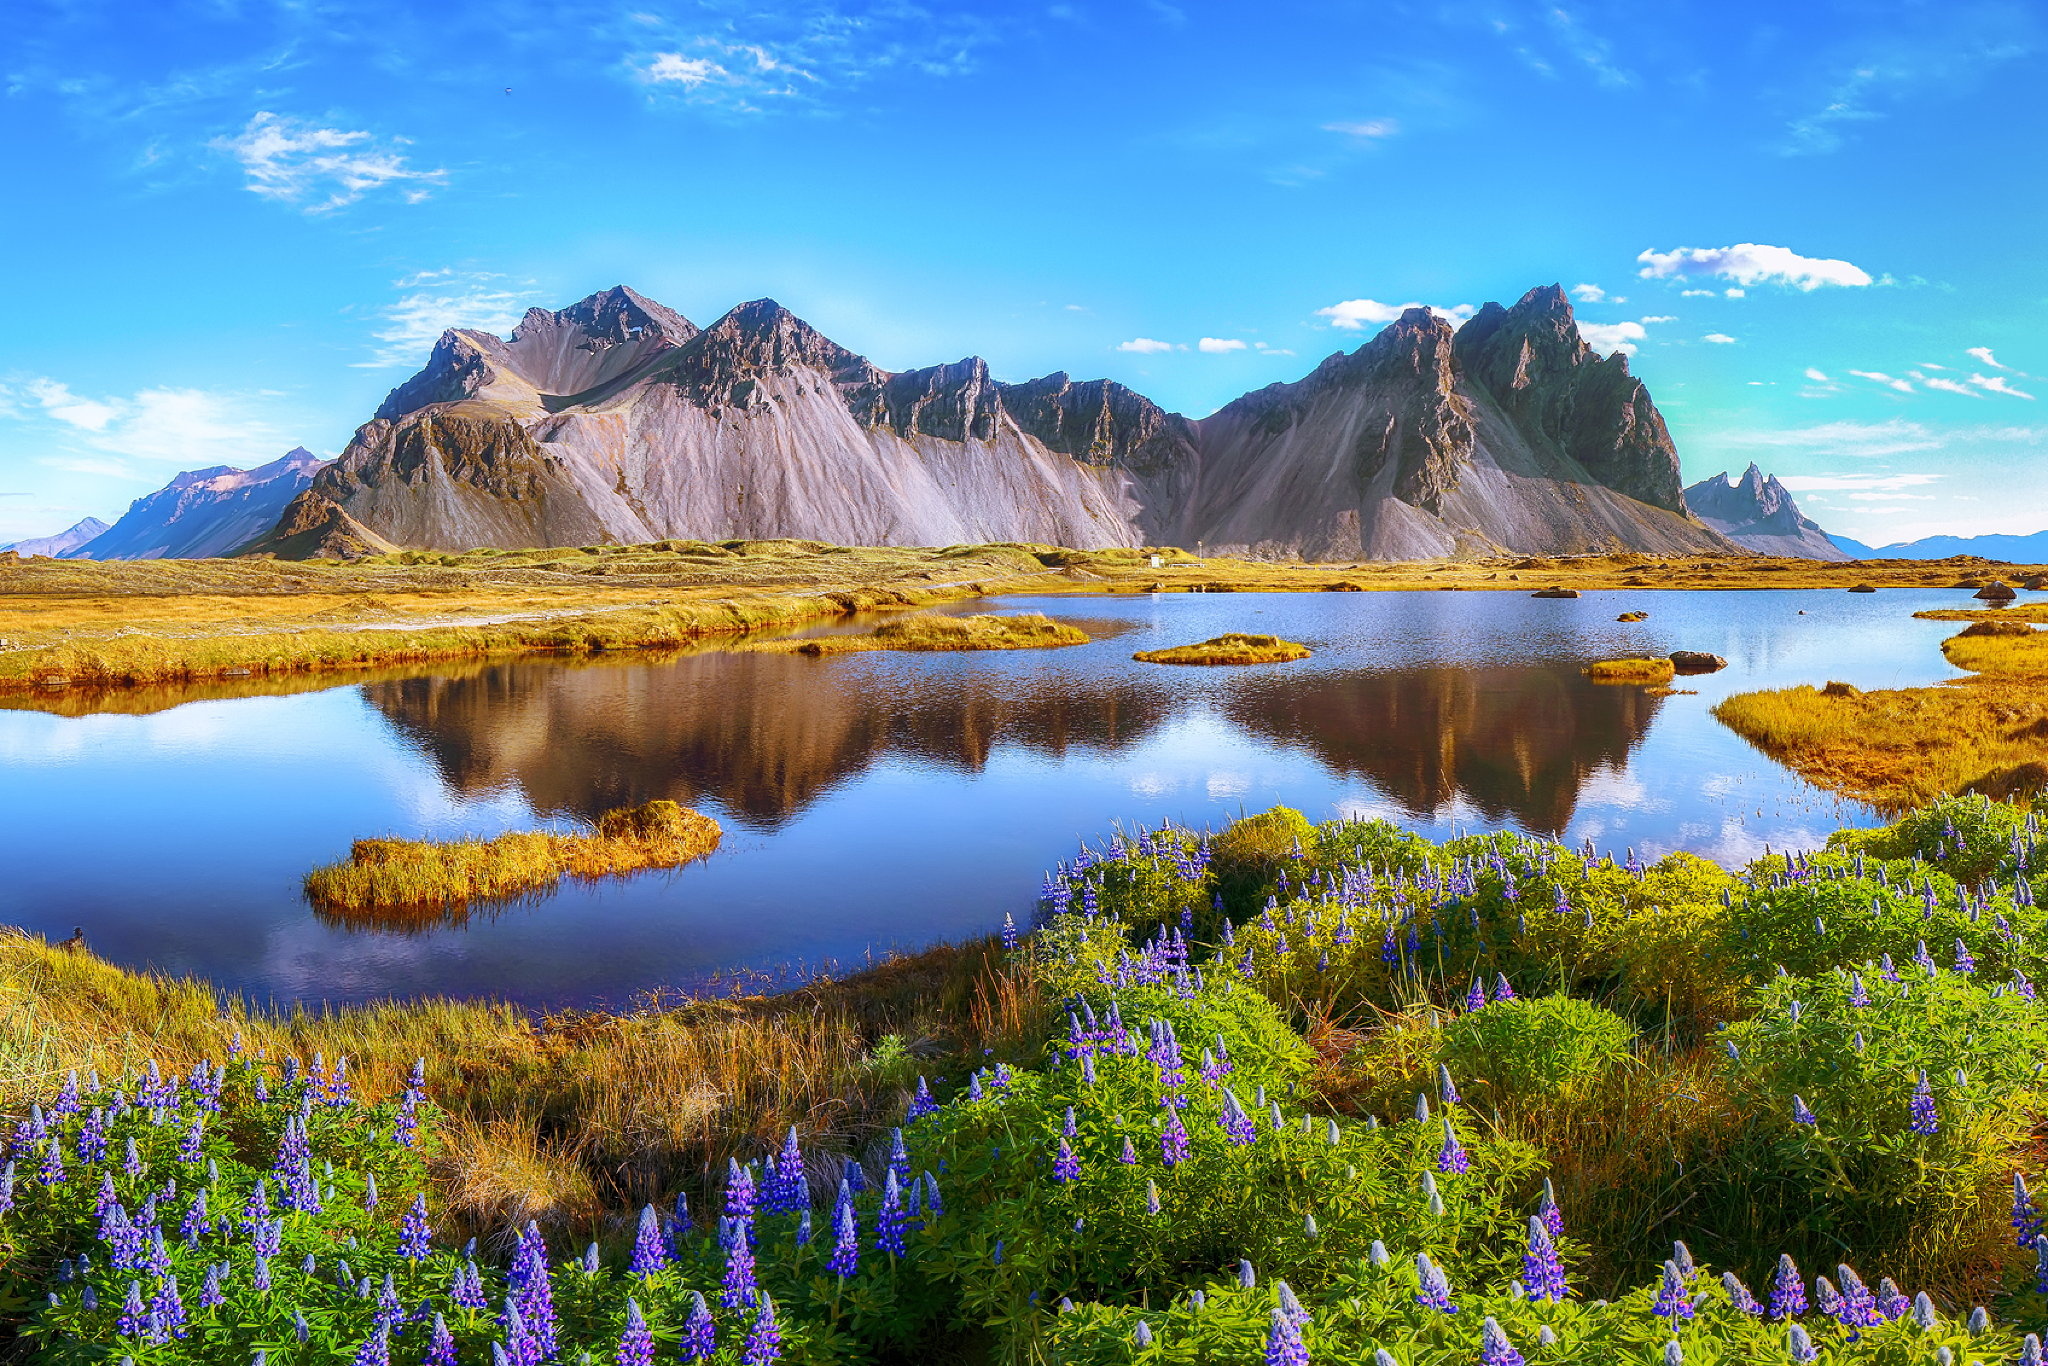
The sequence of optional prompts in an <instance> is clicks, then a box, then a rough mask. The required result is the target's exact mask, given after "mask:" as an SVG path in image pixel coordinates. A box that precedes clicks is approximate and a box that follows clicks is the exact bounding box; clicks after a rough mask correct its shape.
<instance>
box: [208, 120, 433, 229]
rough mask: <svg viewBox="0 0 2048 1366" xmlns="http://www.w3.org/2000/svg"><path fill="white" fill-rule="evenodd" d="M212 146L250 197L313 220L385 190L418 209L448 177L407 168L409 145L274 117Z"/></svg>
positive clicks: (220, 139) (343, 129)
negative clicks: (243, 178) (229, 161)
mask: <svg viewBox="0 0 2048 1366" xmlns="http://www.w3.org/2000/svg"><path fill="white" fill-rule="evenodd" d="M213 145H214V146H215V147H216V148H218V149H220V150H221V151H224V152H226V153H228V154H229V155H231V156H233V157H234V158H235V160H236V161H238V162H240V163H241V165H242V169H243V171H244V172H245V173H246V175H247V176H248V183H247V186H246V188H247V189H248V190H249V191H250V192H251V193H253V194H259V195H262V196H263V197H264V198H265V199H274V200H277V201H278V202H280V203H285V204H291V205H294V206H296V207H298V208H301V209H303V210H304V211H306V212H307V213H330V212H332V211H333V210H335V209H339V208H342V207H344V206H346V205H349V204H353V203H355V202H356V201H357V200H359V199H361V198H363V197H364V196H365V195H368V194H372V193H375V192H376V191H378V190H383V189H392V190H396V191H397V192H398V194H399V195H400V196H401V197H402V198H403V199H404V200H405V201H406V202H407V203H409V204H416V203H418V202H419V201H421V200H422V199H425V198H426V197H427V196H428V194H430V193H431V192H432V191H433V189H434V188H435V187H437V186H439V185H442V184H444V183H446V181H447V178H448V173H447V172H446V171H442V170H419V169H416V168H414V167H412V166H410V165H408V164H407V158H406V155H405V153H403V152H401V151H399V150H398V149H399V148H400V147H403V146H405V145H406V140H405V139H403V138H391V139H384V140H381V141H380V140H379V139H378V138H377V137H375V136H374V135H373V134H371V133H368V132H364V131H362V130H360V129H355V130H351V129H346V128H323V127H321V126H319V125H318V124H315V123H311V122H307V121H305V120H301V119H294V118H289V117H287V116H285V115H281V114H273V113H270V112H269V111H268V110H264V111H260V112H258V113H257V114H256V116H255V117H254V118H252V119H250V120H249V122H248V125H247V126H246V127H244V128H243V129H242V131H241V132H240V133H237V134H236V135H235V136H233V137H228V138H218V139H216V140H215V141H214V144H213Z"/></svg>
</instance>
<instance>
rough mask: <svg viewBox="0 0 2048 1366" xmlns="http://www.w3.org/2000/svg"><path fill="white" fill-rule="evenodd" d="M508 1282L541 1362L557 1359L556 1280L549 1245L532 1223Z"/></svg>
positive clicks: (522, 1235) (523, 1236)
mask: <svg viewBox="0 0 2048 1366" xmlns="http://www.w3.org/2000/svg"><path fill="white" fill-rule="evenodd" d="M505 1281H506V1284H507V1285H508V1286H509V1287H510V1288H511V1298H513V1299H515V1300H516V1301H517V1302H518V1307H519V1309H520V1311H521V1312H522V1313H523V1314H524V1315H525V1318H526V1326H527V1332H528V1333H529V1334H530V1335H531V1337H532V1339H533V1342H534V1345H535V1346H536V1348H538V1350H539V1352H540V1356H541V1359H542V1360H546V1359H547V1358H550V1357H552V1356H554V1354H555V1337H556V1330H557V1327H558V1324H557V1319H556V1316H555V1286H554V1279H553V1277H552V1275H551V1273H550V1272H549V1269H548V1248H547V1243H546V1242H545V1241H543V1240H542V1238H541V1236H540V1225H539V1224H537V1223H534V1222H533V1221H532V1220H528V1221H527V1224H526V1228H525V1229H524V1230H522V1231H521V1233H520V1235H519V1247H518V1249H517V1251H515V1252H514V1253H513V1255H512V1265H511V1267H510V1269H509V1270H507V1272H506V1275H505Z"/></svg>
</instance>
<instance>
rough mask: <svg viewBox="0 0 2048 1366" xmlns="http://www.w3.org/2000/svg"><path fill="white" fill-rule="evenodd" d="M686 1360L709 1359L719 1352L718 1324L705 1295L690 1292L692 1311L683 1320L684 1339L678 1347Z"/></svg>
mask: <svg viewBox="0 0 2048 1366" xmlns="http://www.w3.org/2000/svg"><path fill="white" fill-rule="evenodd" d="M677 1350H678V1351H679V1353H680V1354H681V1357H682V1359H683V1360H684V1361H709V1360H710V1359H711V1358H712V1357H713V1356H715V1355H716V1354H717V1352H718V1324H717V1322H716V1321H715V1320H714V1319H713V1318H712V1317H711V1306H709V1305H707V1304H706V1303H704V1297H703V1296H702V1295H700V1294H698V1293H697V1292H696V1291H694V1290H692V1291H691V1292H690V1313H689V1316H688V1317H687V1318H685V1319H684V1320H683V1340H682V1343H681V1345H680V1346H679V1347H678V1349H677Z"/></svg>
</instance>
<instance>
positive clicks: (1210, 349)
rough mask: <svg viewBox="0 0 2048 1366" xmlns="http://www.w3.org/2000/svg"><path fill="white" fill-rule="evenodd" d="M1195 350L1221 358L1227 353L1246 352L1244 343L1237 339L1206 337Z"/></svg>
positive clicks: (1197, 344)
mask: <svg viewBox="0 0 2048 1366" xmlns="http://www.w3.org/2000/svg"><path fill="white" fill-rule="evenodd" d="M1195 349H1196V350H1197V351H1204V352H1207V353H1208V354H1209V355H1212V356H1220V355H1223V354H1224V353H1225V352H1229V351H1242V350H1244V343H1243V342H1241V341H1239V340H1238V339H1237V338H1235V337H1204V338H1202V339H1201V340H1200V341H1198V342H1196V343H1195Z"/></svg>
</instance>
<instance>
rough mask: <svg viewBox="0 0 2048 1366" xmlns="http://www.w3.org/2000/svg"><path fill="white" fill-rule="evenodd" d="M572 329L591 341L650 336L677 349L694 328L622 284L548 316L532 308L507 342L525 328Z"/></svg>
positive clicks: (519, 337) (520, 336) (515, 339)
mask: <svg viewBox="0 0 2048 1366" xmlns="http://www.w3.org/2000/svg"><path fill="white" fill-rule="evenodd" d="M548 326H553V327H565V326H566V327H574V328H576V329H577V330H579V331H580V332H582V333H583V334H584V336H586V337H587V338H589V339H591V340H594V341H606V342H611V343H613V344H614V345H617V344H621V343H624V342H630V341H638V340H642V339H645V338H647V337H648V336H649V334H652V335H653V336H654V337H658V338H661V339H664V340H666V341H667V342H668V343H669V344H670V345H671V346H679V345H681V344H682V343H684V342H686V341H688V340H689V339H690V338H692V337H694V336H696V335H697V325H696V324H695V323H693V322H691V321H690V320H689V319H688V318H685V317H684V316H683V315H682V314H680V313H678V312H676V311H675V310H674V309H672V308H669V307H667V306H666V305H664V304H658V303H656V302H655V301H654V300H652V299H650V298H647V297H646V296H645V295H642V294H638V293H635V292H634V291H633V290H631V289H628V288H627V287H626V286H624V285H613V286H612V287H611V288H610V289H604V290H599V291H598V292H597V293H595V294H593V295H591V296H590V297H589V298H587V299H579V300H577V301H576V302H575V303H573V304H570V305H569V306H568V307H567V308H564V309H561V310H560V311H558V312H554V313H549V312H547V311H546V310H545V309H539V308H532V309H528V310H527V312H526V317H525V318H523V319H521V321H520V324H519V326H518V327H516V328H514V329H513V330H512V335H511V337H510V338H508V340H509V341H510V342H512V343H515V344H516V343H518V342H519V341H521V340H522V339H523V335H524V334H525V333H526V332H527V330H528V329H529V328H533V327H548Z"/></svg>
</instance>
